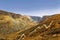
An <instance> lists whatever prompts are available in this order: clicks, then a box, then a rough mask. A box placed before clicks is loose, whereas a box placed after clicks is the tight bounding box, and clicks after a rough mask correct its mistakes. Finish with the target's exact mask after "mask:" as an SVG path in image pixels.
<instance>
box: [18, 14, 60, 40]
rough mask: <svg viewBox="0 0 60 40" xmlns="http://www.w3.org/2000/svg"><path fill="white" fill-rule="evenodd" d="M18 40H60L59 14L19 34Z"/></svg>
mask: <svg viewBox="0 0 60 40" xmlns="http://www.w3.org/2000/svg"><path fill="white" fill-rule="evenodd" d="M19 35H20V36H18V37H17V39H20V40H60V14H56V15H51V16H49V17H48V18H46V19H45V20H44V21H42V22H41V23H40V24H38V25H37V26H34V27H32V28H30V29H28V30H25V31H23V32H21V33H19Z"/></svg>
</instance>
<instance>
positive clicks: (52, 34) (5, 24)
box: [0, 10, 60, 40]
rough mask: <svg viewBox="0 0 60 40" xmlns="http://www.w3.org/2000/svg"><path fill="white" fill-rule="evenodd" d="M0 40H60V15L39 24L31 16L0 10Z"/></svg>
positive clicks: (45, 19)
mask: <svg viewBox="0 0 60 40" xmlns="http://www.w3.org/2000/svg"><path fill="white" fill-rule="evenodd" d="M0 40H60V14H55V15H51V16H44V17H43V18H42V21H41V22H40V23H39V24H37V23H35V22H34V21H32V19H31V18H30V17H29V16H22V15H19V14H15V13H11V12H6V11H2V10H0Z"/></svg>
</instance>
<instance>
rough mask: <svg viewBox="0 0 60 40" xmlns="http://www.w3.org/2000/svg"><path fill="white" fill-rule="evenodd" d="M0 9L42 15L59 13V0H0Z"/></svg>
mask: <svg viewBox="0 0 60 40" xmlns="http://www.w3.org/2000/svg"><path fill="white" fill-rule="evenodd" d="M0 10H5V11H10V12H15V13H19V14H23V15H32V16H43V15H52V14H56V13H60V0H0Z"/></svg>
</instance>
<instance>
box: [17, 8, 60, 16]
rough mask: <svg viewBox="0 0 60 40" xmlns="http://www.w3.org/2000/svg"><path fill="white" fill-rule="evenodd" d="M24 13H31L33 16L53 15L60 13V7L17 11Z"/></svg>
mask: <svg viewBox="0 0 60 40" xmlns="http://www.w3.org/2000/svg"><path fill="white" fill-rule="evenodd" d="M17 13H20V14H23V15H31V16H44V15H53V14H58V13H60V8H58V9H47V10H37V11H31V12H17Z"/></svg>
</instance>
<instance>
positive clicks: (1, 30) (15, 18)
mask: <svg viewBox="0 0 60 40" xmlns="http://www.w3.org/2000/svg"><path fill="white" fill-rule="evenodd" d="M35 25H36V23H35V22H33V21H32V19H30V18H29V17H27V16H22V15H20V14H15V13H11V12H7V11H2V10H0V40H1V39H4V38H9V37H10V39H11V40H12V38H11V37H13V35H12V34H14V36H15V34H16V33H17V32H18V31H19V32H20V31H23V30H26V29H29V28H31V27H32V26H35ZM10 35H12V36H10ZM7 36H8V37H7ZM6 40H7V39H6Z"/></svg>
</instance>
